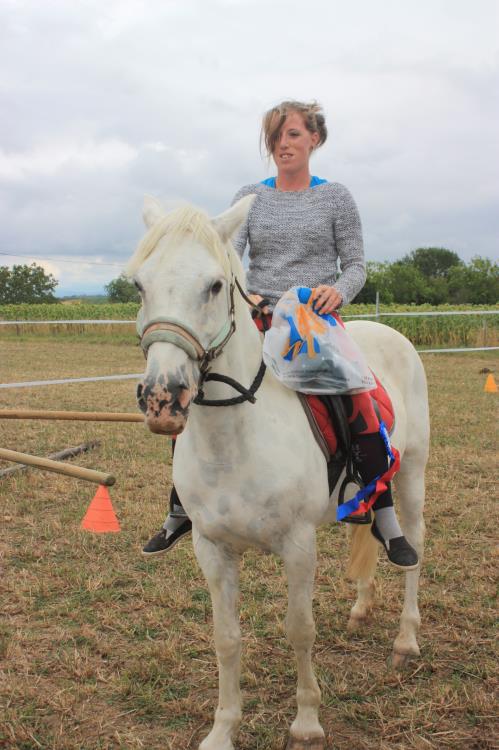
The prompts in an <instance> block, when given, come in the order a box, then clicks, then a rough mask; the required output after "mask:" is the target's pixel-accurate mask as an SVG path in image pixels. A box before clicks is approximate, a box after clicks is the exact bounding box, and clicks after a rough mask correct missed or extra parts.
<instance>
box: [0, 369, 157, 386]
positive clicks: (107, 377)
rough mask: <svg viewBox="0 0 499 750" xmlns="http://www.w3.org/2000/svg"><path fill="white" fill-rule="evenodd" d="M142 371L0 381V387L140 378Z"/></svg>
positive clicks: (142, 374)
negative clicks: (122, 373)
mask: <svg viewBox="0 0 499 750" xmlns="http://www.w3.org/2000/svg"><path fill="white" fill-rule="evenodd" d="M143 376H144V373H143V372H136V373H133V374H132V375H100V376H96V377H94V378H64V379H61V380H26V381H23V382H21V383H0V388H33V387H34V386H38V385H63V384H65V383H95V382H96V381H98V380H141V379H142V377H143Z"/></svg>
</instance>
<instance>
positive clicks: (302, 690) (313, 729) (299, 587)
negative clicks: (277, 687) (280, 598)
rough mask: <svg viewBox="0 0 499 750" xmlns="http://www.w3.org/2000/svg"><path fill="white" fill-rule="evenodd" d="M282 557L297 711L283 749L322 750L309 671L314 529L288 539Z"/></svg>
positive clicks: (312, 632) (312, 676)
mask: <svg viewBox="0 0 499 750" xmlns="http://www.w3.org/2000/svg"><path fill="white" fill-rule="evenodd" d="M282 554H283V558H284V563H285V566H286V573H287V577H288V614H287V617H286V633H287V636H288V639H289V641H290V643H291V645H292V646H293V649H294V651H295V655H296V661H297V672H298V682H297V690H296V701H297V704H298V712H297V714H296V718H295V720H294V721H293V723H292V725H291V729H290V737H289V741H288V745H287V750H305V748H307V750H322V749H323V748H324V730H323V729H322V727H321V725H320V723H319V713H318V712H319V705H320V702H321V691H320V689H319V685H318V684H317V680H316V678H315V674H314V671H313V668H312V647H313V645H314V641H315V623H314V618H313V614H312V596H313V588H314V578H315V568H316V546H315V528H314V527H313V526H303V527H301V528H300V529H299V530H298V531H296V530H293V533H292V534H290V535H289V536H288V539H287V541H286V545H285V549H284V550H283V553H282Z"/></svg>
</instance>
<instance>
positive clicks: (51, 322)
mask: <svg viewBox="0 0 499 750" xmlns="http://www.w3.org/2000/svg"><path fill="white" fill-rule="evenodd" d="M440 315H499V310H451V311H450V312H449V311H445V312H439V311H436V310H428V311H427V312H380V313H377V314H376V313H375V312H373V313H365V314H363V315H342V318H344V319H345V320H346V319H347V318H348V319H350V318H420V317H438V316H440ZM62 323H64V325H68V324H71V323H72V324H74V325H109V324H113V325H131V324H133V325H135V320H0V326H20V325H30V326H41V325H59V324H62Z"/></svg>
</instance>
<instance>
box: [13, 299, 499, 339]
mask: <svg viewBox="0 0 499 750" xmlns="http://www.w3.org/2000/svg"><path fill="white" fill-rule="evenodd" d="M138 309H139V305H138V304H136V303H133V302H129V303H123V304H119V303H117V304H95V305H89V304H78V305H64V304H52V305H3V306H0V321H1V320H15V321H43V320H46V321H58V320H59V321H61V322H60V323H47V325H46V326H45V325H40V324H36V325H30V323H29V322H26V323H23V322H18V323H17V324H16V325H12V326H0V336H1V337H3V338H13V337H19V336H21V337H26V336H27V337H32V336H36V337H40V336H50V337H52V336H63V337H64V338H68V337H70V338H77V339H79V338H82V339H84V340H85V341H92V340H95V339H109V338H110V337H112V339H113V340H114V341H120V342H123V343H133V342H134V341H135V327H134V325H133V323H130V324H129V325H124V324H123V325H120V326H117V325H115V324H113V323H109V324H99V325H94V326H92V325H91V324H88V323H66V322H62V321H68V320H111V321H112V320H130V321H133V320H134V319H135V317H136V315H137V312H138ZM480 309H482V308H481V307H477V306H476V307H473V306H470V305H456V306H450V305H442V306H440V307H432V306H430V305H420V306H415V305H412V306H411V305H386V306H382V307H381V309H380V312H381V313H384V314H386V313H392V312H393V313H394V315H393V317H382V318H380V320H381V322H382V323H384V324H385V325H389V326H391V327H392V328H395V329H396V330H397V331H400V333H402V334H403V335H404V336H406V337H407V338H408V339H410V341H412V343H413V344H414V345H415V346H418V347H425V348H426V347H428V348H435V347H474V346H497V345H499V316H498V315H497V314H491V315H445V316H428V317H425V316H422V317H406V318H404V317H398V316H397V315H396V313H400V312H411V313H423V312H459V311H468V312H472V311H473V310H480ZM488 310H489V311H490V312H492V313H493V312H499V305H492V306H489V307H488ZM342 314H343V315H344V316H345V317H346V318H348V316H349V315H372V316H373V319H374V316H375V307H374V305H348V306H347V307H345V308H344V309H343V310H342Z"/></svg>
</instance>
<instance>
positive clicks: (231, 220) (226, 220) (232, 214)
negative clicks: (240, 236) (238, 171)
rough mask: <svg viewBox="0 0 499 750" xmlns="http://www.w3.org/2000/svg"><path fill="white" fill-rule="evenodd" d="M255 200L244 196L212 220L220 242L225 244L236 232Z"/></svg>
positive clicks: (254, 196)
mask: <svg viewBox="0 0 499 750" xmlns="http://www.w3.org/2000/svg"><path fill="white" fill-rule="evenodd" d="M255 198H256V195H246V196H245V197H244V198H241V200H240V201H237V203H234V205H233V206H232V207H231V208H229V209H228V210H227V211H224V212H223V214H219V215H218V216H215V218H214V219H212V223H213V226H214V227H215V229H216V230H217V232H218V234H219V235H220V239H221V240H222V242H227V241H228V240H230V238H231V237H232V235H233V234H234V233H235V232H237V230H238V229H239V227H240V226H241V224H242V223H243V222H244V221H245V220H246V217H247V216H248V213H249V210H250V208H251V206H252V205H253V201H254V200H255Z"/></svg>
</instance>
